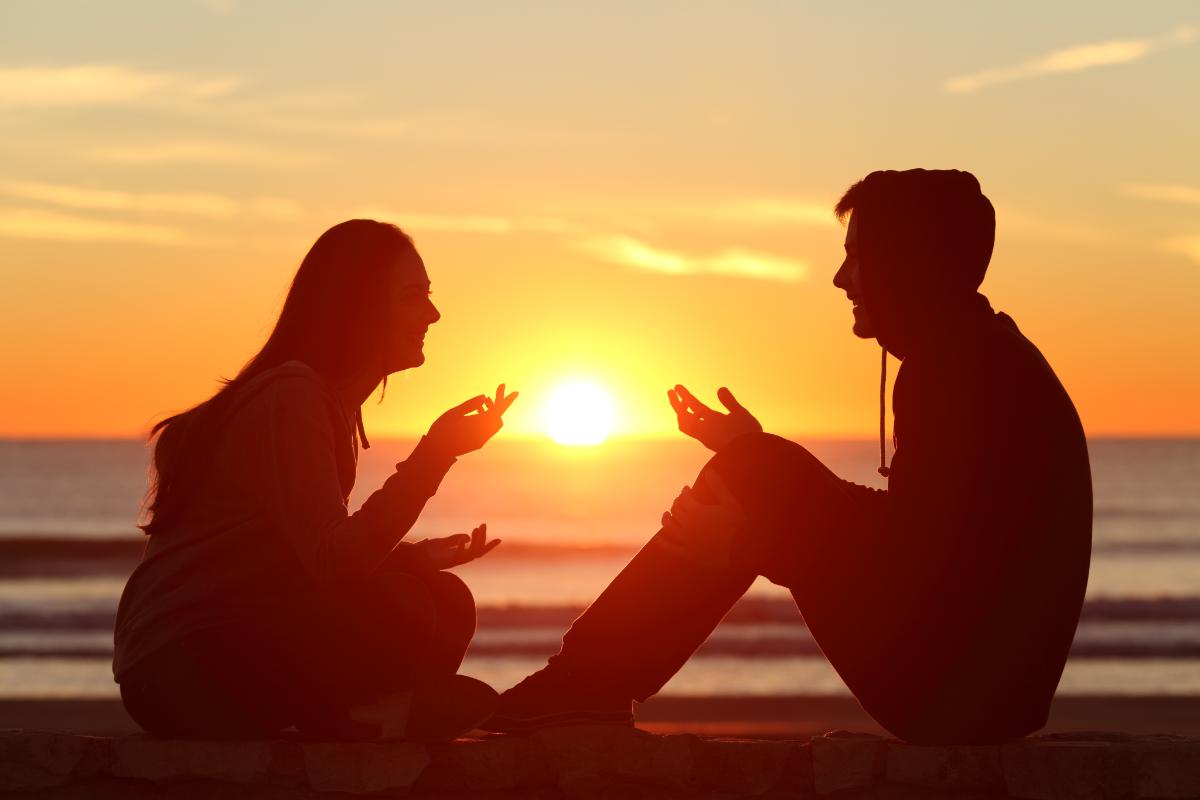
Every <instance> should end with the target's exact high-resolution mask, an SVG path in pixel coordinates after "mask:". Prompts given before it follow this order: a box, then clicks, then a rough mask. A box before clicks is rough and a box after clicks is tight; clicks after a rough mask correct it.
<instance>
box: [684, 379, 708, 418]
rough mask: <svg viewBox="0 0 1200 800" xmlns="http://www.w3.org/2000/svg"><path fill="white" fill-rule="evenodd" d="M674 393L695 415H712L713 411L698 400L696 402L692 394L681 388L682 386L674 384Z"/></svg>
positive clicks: (685, 388)
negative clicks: (677, 394)
mask: <svg viewBox="0 0 1200 800" xmlns="http://www.w3.org/2000/svg"><path fill="white" fill-rule="evenodd" d="M675 391H677V392H679V396H680V397H681V398H682V399H683V402H684V403H685V404H686V405H687V406H688V407H689V408H690V409H692V411H694V412H696V413H697V414H711V413H713V410H712V409H711V408H709V407H708V406H706V405H704V403H701V402H700V401H699V400H697V399H696V396H695V395H694V394H692V393H691V392H689V391H688V390H687V387H685V386H683V385H682V384H676V385H675Z"/></svg>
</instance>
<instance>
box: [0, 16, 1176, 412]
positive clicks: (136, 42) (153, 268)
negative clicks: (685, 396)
mask: <svg viewBox="0 0 1200 800" xmlns="http://www.w3.org/2000/svg"><path fill="white" fill-rule="evenodd" d="M799 5H800V4H796V5H795V6H789V5H781V4H767V3H762V4H746V5H740V4H739V5H738V6H737V7H734V6H727V5H723V4H693V3H688V4H682V3H662V4H658V5H655V6H653V7H652V8H646V7H645V4H640V3H629V4H627V5H623V4H619V3H618V4H615V5H613V4H604V6H603V7H602V8H601V7H600V6H597V7H594V8H591V9H581V8H557V7H552V6H548V5H547V4H523V3H516V4H513V5H509V4H505V5H504V7H503V8H501V7H499V6H494V5H491V4H484V3H480V4H470V3H468V4H464V5H462V6H461V7H458V6H456V9H457V13H451V12H450V11H443V10H438V9H421V10H416V7H408V6H403V7H402V6H394V7H393V6H384V5H381V6H376V5H370V6H365V5H364V6H355V7H352V8H353V11H352V13H351V14H349V15H346V14H345V12H344V11H341V10H339V9H341V8H342V7H341V6H338V7H334V6H326V5H322V4H315V3H314V4H309V3H298V4H286V5H282V4H281V5H277V6H275V5H271V4H269V3H258V4H249V3H246V4H242V3H238V2H209V3H193V4H171V5H170V6H169V7H168V6H164V5H161V4H154V3H136V2H131V3H113V4H104V8H103V9H101V8H99V7H87V6H76V5H71V6H70V9H71V13H70V14H65V13H64V8H65V7H64V8H59V7H58V4H55V3H49V2H47V3H32V2H30V3H21V2H16V3H8V4H5V6H4V8H3V10H0V45H2V46H0V53H2V54H3V55H2V56H0V165H2V169H0V175H3V178H2V179H0V269H2V270H3V278H4V283H5V292H4V294H5V300H4V303H3V306H2V311H3V313H2V314H0V340H2V341H3V342H4V345H3V347H0V374H2V375H3V376H4V378H3V379H4V391H3V393H2V394H0V435H6V436H126V435H137V434H139V433H141V432H144V431H145V430H146V429H147V428H148V426H149V425H150V424H151V423H152V422H153V421H155V420H156V419H158V418H160V417H161V416H162V415H164V414H166V413H168V412H171V411H174V410H179V409H182V408H186V407H188V406H191V405H193V404H194V403H196V402H198V401H200V400H202V399H204V397H206V396H207V395H208V394H209V393H210V392H211V391H212V390H213V389H214V388H215V386H216V384H215V381H216V379H217V378H218V377H219V376H231V375H232V374H233V373H235V372H236V370H237V369H238V368H239V367H240V365H241V364H242V363H243V362H244V361H245V360H246V359H248V358H249V357H250V356H251V355H252V354H253V353H254V352H255V351H256V350H257V348H258V347H259V346H260V345H261V343H262V341H263V339H264V337H265V335H266V333H267V331H268V330H269V328H270V325H271V323H272V321H273V319H274V314H275V313H277V311H278V308H279V304H280V301H281V299H282V296H283V292H284V291H285V290H286V288H287V285H288V282H289V281H290V279H291V276H292V275H293V274H294V271H295V268H296V266H297V265H298V264H299V261H300V259H301V257H302V256H303V254H304V252H305V250H306V249H307V248H308V246H309V245H310V244H311V242H312V241H313V239H315V237H316V236H317V235H319V234H320V232H321V231H322V230H324V229H325V228H326V227H328V226H329V225H331V224H333V223H335V222H337V221H340V220H342V219H345V218H347V217H350V216H358V215H371V216H376V217H378V218H381V219H386V220H389V221H393V222H396V223H398V224H400V225H401V226H402V227H404V228H405V229H406V230H408V231H409V232H410V233H412V234H413V236H414V238H415V239H416V241H417V244H418V247H419V248H420V250H421V252H422V254H423V255H424V257H425V260H426V262H427V264H428V267H429V271H430V274H431V277H432V280H433V283H434V292H435V294H434V300H435V301H436V302H437V304H438V306H439V308H440V309H441V311H442V313H443V319H442V321H441V322H440V323H438V324H437V325H436V326H434V328H433V329H432V330H431V332H430V334H429V337H428V339H427V344H426V352H427V355H428V361H427V363H426V365H425V366H424V367H422V368H421V369H419V370H415V371H412V372H409V373H406V374H405V375H403V376H397V377H396V378H394V379H393V381H392V382H390V386H389V391H388V397H387V400H386V401H385V402H384V404H383V405H379V406H377V405H375V404H374V403H373V402H372V403H369V404H368V407H367V408H366V409H365V412H364V415H365V419H366V424H367V428H368V431H369V432H371V433H372V434H373V435H377V436H383V435H388V434H396V435H409V434H415V433H420V432H422V431H423V430H424V429H425V428H426V427H427V426H428V424H429V422H431V421H432V419H433V418H434V417H435V416H436V415H437V414H438V413H440V412H441V411H442V410H444V409H445V408H447V407H449V406H450V405H453V404H455V403H457V402H459V401H460V400H462V399H465V398H466V397H469V396H471V395H473V394H475V393H477V392H480V391H485V390H487V389H489V388H492V387H494V386H495V384H496V383H498V382H500V381H506V382H507V383H508V384H509V386H510V387H511V388H516V389H519V390H520V391H521V393H522V398H521V399H520V400H519V401H518V402H517V404H516V405H515V406H514V407H513V409H512V411H511V412H510V419H509V424H508V428H507V431H508V433H509V434H512V435H518V434H526V435H540V434H541V433H542V431H543V428H544V424H543V420H542V419H541V418H540V416H539V413H538V410H539V408H540V405H541V402H542V400H543V398H544V397H545V396H546V395H547V393H548V392H549V391H550V390H551V389H552V388H553V387H554V386H556V385H557V384H559V383H561V382H562V381H564V380H566V379H569V378H575V377H583V378H588V379H591V380H594V381H595V382H597V383H599V384H601V385H604V386H606V387H607V388H608V389H609V390H610V391H611V393H612V394H613V397H614V400H615V403H616V405H617V432H618V433H622V434H627V435H647V434H648V435H661V434H670V433H671V432H672V431H673V428H674V420H673V415H672V414H671V412H670V409H669V407H668V406H667V404H666V401H665V398H664V396H663V392H664V391H665V389H666V388H667V387H668V386H670V385H672V384H673V383H674V382H676V381H681V382H684V383H687V384H688V385H689V386H691V387H693V388H694V389H696V390H697V391H699V392H701V393H702V395H704V396H705V397H709V398H711V396H712V393H713V391H714V390H715V388H716V386H718V385H721V384H725V385H729V386H730V387H731V388H733V389H734V391H735V392H736V393H737V394H738V396H739V398H740V399H741V400H742V401H743V403H744V404H746V405H747V406H748V407H749V408H750V409H751V410H753V411H754V412H756V413H757V415H758V416H759V418H760V419H761V420H762V421H763V423H764V425H765V426H766V427H767V428H768V429H769V430H774V431H777V432H781V433H785V434H790V435H796V436H803V435H814V436H817V435H819V436H870V435H872V434H873V432H874V430H875V425H876V417H875V415H876V409H875V403H876V391H877V388H876V381H877V380H878V378H877V369H878V358H877V355H876V350H875V347H874V345H873V344H868V343H865V342H862V341H859V340H856V339H854V338H853V337H852V336H851V335H850V332H849V329H850V321H851V320H850V312H849V307H848V304H847V302H846V300H845V298H844V295H843V294H842V293H841V292H839V291H837V290H835V289H834V288H833V287H832V286H831V285H830V279H831V278H832V275H833V272H834V271H835V270H836V268H837V266H838V263H839V261H840V250H841V237H842V230H841V228H840V227H839V226H837V224H836V223H835V222H834V220H833V218H832V215H831V214H830V212H829V209H830V207H831V206H832V204H833V203H834V201H835V200H836V199H837V197H838V195H839V194H840V192H841V191H842V190H843V189H844V188H845V187H846V186H847V185H849V184H850V183H852V182H853V181H854V180H856V179H858V178H860V177H862V176H863V175H864V174H865V173H867V172H869V171H870V170H873V169H878V168H907V167H912V166H925V167H957V168H962V169H969V170H971V171H973V172H975V174H976V175H977V176H978V177H979V178H980V181H981V183H982V185H983V187H984V190H985V192H986V193H987V194H988V195H989V196H990V197H991V199H992V201H993V203H994V204H995V206H996V208H997V212H998V243H997V248H996V254H995V257H994V259H993V263H992V268H991V272H990V274H989V277H988V279H987V281H986V282H985V284H984V290H985V292H986V293H987V294H988V295H989V296H990V297H991V299H992V301H993V305H995V306H996V307H997V308H999V309H1003V310H1005V311H1006V312H1008V313H1009V314H1011V315H1012V316H1013V317H1014V318H1015V319H1016V321H1017V323H1018V324H1019V325H1020V326H1021V327H1022V329H1023V330H1024V331H1025V333H1026V334H1027V335H1029V336H1030V338H1032V339H1033V341H1034V342H1035V343H1036V344H1037V345H1038V346H1039V347H1040V348H1041V349H1042V351H1043V352H1044V353H1045V354H1046V356H1047V357H1048V359H1049V360H1050V362H1051V364H1052V365H1053V366H1054V367H1055V369H1056V371H1057V372H1058V374H1059V377H1060V378H1061V379H1062V381H1063V383H1064V384H1065V385H1066V387H1067V389H1068V391H1069V392H1070V393H1071V395H1072V397H1073V398H1074V400H1075V402H1076V405H1077V407H1078V408H1079V411H1080V414H1081V416H1082V418H1083V421H1084V424H1085V427H1086V428H1087V430H1088V431H1089V433H1090V434H1092V435H1105V434H1149V435H1172V434H1200V411H1198V409H1200V404H1198V403H1197V400H1196V398H1197V397H1198V396H1200V371H1197V370H1196V369H1195V366H1196V365H1197V364H1198V363H1200V335H1198V334H1200V322H1198V321H1197V309H1200V302H1198V301H1200V161H1198V160H1197V159H1196V157H1195V142H1196V141H1200V108H1197V105H1196V104H1195V103H1194V102H1190V101H1187V100H1185V98H1189V97H1193V98H1194V97H1195V96H1196V90H1197V86H1196V83H1197V78H1196V76H1197V75H1200V40H1198V34H1197V31H1198V30H1200V28H1198V27H1197V24H1198V23H1200V19H1198V18H1197V15H1196V13H1195V7H1194V5H1191V4H1188V3H1171V2H1163V3H1156V4H1154V5H1153V6H1152V7H1150V8H1149V10H1147V8H1144V7H1134V6H1133V5H1131V4H1117V3H1113V4H1096V3H1078V4H1075V5H1076V6H1077V9H1076V10H1077V12H1078V13H1077V14H1074V15H1072V14H1070V13H1066V12H1063V13H1056V15H1055V16H1054V17H1053V18H1050V17H1046V18H1044V19H1038V16H1037V15H1038V14H1039V13H1042V12H1038V11H1035V10H1034V8H1035V7H1034V6H1028V7H1026V6H1022V5H1021V4H1013V5H1012V6H1011V7H1009V6H1007V5H1006V6H1005V7H1004V8H991V9H982V8H976V7H975V6H974V4H971V5H969V6H967V7H960V6H962V5H963V4H946V5H940V6H935V5H930V6H922V7H921V9H922V10H921V11H920V12H914V11H913V10H912V9H901V8H900V7H899V6H893V5H891V4H883V5H881V6H880V7H879V8H878V9H877V13H873V14H870V15H863V14H861V13H860V12H861V9H852V8H849V7H845V8H821V9H815V8H801V7H799ZM1071 5H1072V4H1064V8H1066V7H1068V6H1071ZM1039 8H1040V7H1039ZM338 14H342V16H337V15H338ZM1034 23H1036V24H1034Z"/></svg>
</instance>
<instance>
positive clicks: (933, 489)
mask: <svg viewBox="0 0 1200 800" xmlns="http://www.w3.org/2000/svg"><path fill="white" fill-rule="evenodd" d="M836 212H837V214H838V216H839V218H841V219H845V218H846V217H847V216H848V217H849V224H848V226H847V232H846V258H845V262H844V263H843V264H842V267H841V269H840V270H839V271H838V273H837V275H836V277H835V278H834V285H835V286H837V287H838V288H840V289H842V290H844V291H845V292H846V294H847V296H848V297H849V299H850V300H851V302H852V303H853V304H854V333H855V334H856V335H857V336H859V337H862V338H864V339H871V338H873V339H876V340H878V342H879V343H880V344H881V345H882V347H883V348H884V352H883V364H884V368H885V370H886V363H887V354H888V353H891V354H892V355H894V356H896V357H897V358H899V359H901V361H902V366H901V369H900V372H899V374H898V376H897V379H896V384H895V388H894V396H893V411H894V416H895V434H894V435H895V444H896V449H895V454H894V457H893V459H892V463H891V467H890V469H889V468H888V467H886V466H883V465H881V468H880V471H881V472H882V473H883V474H884V475H886V476H887V477H888V488H887V490H886V491H878V490H874V489H869V488H867V487H864V486H860V485H856V484H853V483H850V482H848V481H844V480H842V479H840V478H838V477H837V476H836V475H834V474H833V473H832V472H830V471H829V470H828V469H827V468H826V467H825V466H824V465H823V464H821V463H820V462H819V461H818V460H817V459H816V458H815V457H814V456H812V455H811V454H810V453H809V452H808V451H807V450H806V449H804V448H803V447H801V446H800V445H798V444H795V443H793V442H790V441H787V440H785V439H782V438H779V437H777V436H773V435H770V434H766V433H763V432H762V429H761V426H759V424H758V422H757V421H756V420H755V419H754V417H753V416H752V415H751V414H750V412H748V411H747V410H746V409H744V408H743V407H742V406H741V405H739V404H738V403H737V401H736V399H734V398H733V395H732V394H730V393H729V391H728V390H727V389H722V390H721V391H720V393H719V397H720V399H721V401H722V403H723V404H724V405H725V406H726V408H727V410H728V411H729V413H728V414H723V413H719V412H716V411H713V410H712V409H710V408H708V407H706V406H704V405H703V404H702V403H700V402H699V401H697V400H696V399H695V397H693V396H692V395H691V393H690V392H688V391H687V390H686V389H685V388H684V387H682V386H678V387H676V389H675V390H674V391H673V392H670V393H669V395H670V399H671V402H672V405H673V406H674V407H675V410H676V413H677V414H678V416H679V425H680V429H681V430H683V431H684V432H685V433H687V434H689V435H691V436H693V437H695V438H697V439H699V440H700V441H701V442H702V443H704V444H706V445H707V446H709V447H710V448H711V449H713V450H715V451H716V455H715V456H713V458H712V459H711V460H710V461H709V462H708V464H707V465H705V467H704V469H703V470H702V471H701V473H700V476H699V478H698V479H697V481H696V484H695V488H694V489H688V488H685V489H684V491H683V492H682V493H681V494H680V496H679V497H678V498H677V499H676V500H675V503H674V505H673V506H672V509H671V511H670V512H668V513H667V514H664V515H663V526H662V528H661V529H660V530H659V532H658V533H657V534H656V535H655V536H654V537H653V538H652V539H651V540H650V542H649V543H648V544H647V545H646V546H645V547H644V548H643V549H642V550H641V551H640V552H639V554H638V555H637V556H636V557H635V558H634V559H633V560H632V561H631V562H630V563H629V564H628V565H627V566H626V567H625V569H624V570H623V571H622V572H621V573H620V574H619V575H618V576H617V577H616V578H615V579H614V580H613V582H612V583H611V584H610V585H609V587H608V588H607V589H606V590H605V591H604V592H603V593H602V594H601V596H600V597H599V598H597V600H596V601H595V602H594V603H593V604H592V605H591V606H590V607H589V608H588V609H587V611H585V612H584V614H583V615H582V616H580V617H579V619H577V620H576V621H575V622H574V624H573V625H572V626H571V629H570V631H568V633H567V634H566V636H565V637H564V639H563V644H562V648H561V650H560V652H559V653H558V654H557V655H555V656H552V657H551V659H550V661H549V663H548V665H547V666H546V667H545V668H544V669H542V670H540V671H538V672H536V673H534V674H533V675H531V676H530V677H528V678H526V679H525V680H524V681H522V682H521V683H520V684H518V685H517V686H515V687H513V688H512V689H510V690H509V691H508V692H505V693H504V694H503V695H502V697H501V701H500V707H499V711H498V713H497V715H496V716H495V717H494V718H493V719H492V720H491V721H490V723H489V724H488V727H490V728H492V729H494V730H501V731H509V732H519V731H526V730H532V729H536V728H540V727H546V726H551V725H560V724H570V723H580V722H612V723H626V724H629V723H631V722H632V720H633V717H632V713H631V708H632V701H633V700H635V699H636V700H645V699H646V698H647V697H649V696H651V695H653V694H654V693H655V692H657V691H658V690H659V689H660V688H661V687H662V686H663V684H665V683H666V682H667V681H668V680H669V679H670V678H671V676H672V675H674V674H675V672H676V671H677V670H678V669H679V668H680V667H681V666H682V665H683V664H684V663H685V662H686V660H687V659H688V658H689V657H690V656H691V654H692V653H693V652H694V651H695V650H696V648H697V647H699V645H700V644H701V643H703V641H704V640H705V639H706V638H707V637H708V635H709V634H710V633H711V632H712V630H713V628H715V627H716V625H717V624H718V623H719V622H720V620H721V619H722V618H723V617H724V616H725V614H726V612H728V610H729V609H730V608H731V607H732V606H733V604H734V603H735V602H736V601H737V600H738V598H740V597H741V596H742V594H743V593H744V592H745V591H746V589H747V588H748V587H749V586H750V584H751V583H752V582H753V581H754V579H755V577H756V576H757V575H764V576H766V577H767V578H768V579H770V580H771V581H773V582H775V583H777V584H780V585H782V586H786V587H787V588H789V589H790V590H791V592H792V595H793V596H794V598H795V600H796V604H797V606H798V607H799V610H800V612H801V614H802V615H803V617H804V620H805V622H806V624H807V625H808V628H809V630H810V632H811V633H812V635H813V637H814V638H815V640H816V642H817V644H818V645H819V646H820V648H821V650H822V652H823V653H824V654H825V656H826V657H827V658H828V659H829V661H830V663H831V664H832V665H833V667H834V668H835V669H836V670H837V672H838V674H839V675H840V676H841V677H842V679H843V680H844V681H845V682H846V685H847V686H848V687H849V688H850V690H851V691H852V692H853V693H854V696H855V697H856V698H857V699H858V701H859V702H860V703H861V705H862V706H863V708H864V709H865V710H866V711H867V712H868V713H869V714H870V715H871V716H872V717H874V718H875V719H876V720H877V721H878V722H879V723H880V724H881V725H882V726H883V727H884V728H886V729H887V730H889V731H890V732H891V733H893V734H894V735H896V736H897V737H899V738H901V739H905V740H907V741H911V742H916V743H941V744H949V743H980V744H982V743H994V742H1002V741H1007V740H1011V739H1014V738H1018V737H1021V736H1024V735H1026V734H1029V733H1031V732H1033V731H1035V730H1037V729H1039V728H1041V727H1042V726H1043V725H1044V724H1045V722H1046V718H1047V714H1048V711H1049V707H1050V701H1051V698H1052V696H1053V694H1054V690H1055V688H1056V686H1057V685H1058V680H1059V678H1060V676H1061V674H1062V669H1063V665H1064V663H1065V661H1066V658H1067V652H1068V650H1069V648H1070V645H1071V640H1072V637H1073V636H1074V632H1075V627H1076V624H1077V623H1078V619H1079V613H1080V609H1081V606H1082V603H1083V596H1084V588H1085V586H1086V583H1087V573H1088V561H1089V557H1090V550H1091V520H1092V498H1091V475H1090V470H1089V465H1088V455H1087V447H1086V443H1085V440H1084V434H1083V429H1082V427H1081V425H1080V422H1079V418H1078V415H1077V414H1076V412H1075V408H1074V406H1073V405H1072V403H1071V400H1070V398H1069V397H1068V396H1067V393H1066V391H1065V390H1064V389H1063V387H1062V385H1061V384H1060V383H1059V381H1058V379H1057V377H1056V376H1055V374H1054V372H1053V370H1052V369H1051V368H1050V365H1049V364H1048V363H1047V362H1046V360H1045V359H1044V358H1043V357H1042V355H1041V353H1040V352H1039V351H1038V350H1037V348H1036V347H1034V345H1033V344H1032V343H1031V342H1030V341H1029V340H1028V339H1026V338H1025V337H1024V336H1023V335H1022V334H1021V332H1020V331H1019V330H1018V329H1017V326H1016V324H1015V323H1014V322H1013V320H1012V319H1011V318H1010V317H1009V316H1008V315H1006V314H1003V313H996V312H994V311H993V310H992V308H991V306H990V304H989V303H988V300H987V298H985V297H984V296H983V295H981V294H979V292H978V288H979V285H980V283H981V282H982V280H983V276H984V272H985V270H986V269H987V266H988V262H989V261H990V259H991V254H992V247H993V243H994V239H995V213H994V211H993V209H992V205H991V203H990V202H989V201H988V199H987V198H986V197H985V196H984V195H983V194H982V192H981V191H980V188H979V183H978V181H976V179H975V177H974V176H973V175H971V174H970V173H967V172H960V171H956V170H921V169H914V170H907V171H904V172H895V171H886V172H873V173H871V174H870V175H868V176H867V177H866V178H865V179H864V180H862V181H860V182H858V183H856V184H854V185H853V186H852V187H851V188H850V189H849V190H848V191H847V192H846V194H845V195H844V196H843V197H842V199H841V200H840V202H839V203H838V204H837V207H836ZM781 366H783V365H781ZM885 374H886V372H885ZM882 385H883V380H882V377H881V386H882ZM880 413H881V438H880V451H881V461H882V458H883V439H882V416H883V407H882V388H881V408H880ZM797 689H798V690H800V691H803V689H804V687H802V686H800V687H797ZM729 690H730V691H731V692H734V693H736V692H737V691H738V687H736V686H730V687H729Z"/></svg>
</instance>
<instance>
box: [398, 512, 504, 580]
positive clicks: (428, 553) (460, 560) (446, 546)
mask: <svg viewBox="0 0 1200 800" xmlns="http://www.w3.org/2000/svg"><path fill="white" fill-rule="evenodd" d="M501 541H502V540H501V539H492V540H491V541H490V542H489V541H488V540H487V523H486V522H485V523H484V524H482V525H480V526H479V527H478V528H476V529H475V530H473V531H471V533H470V534H466V533H456V534H453V535H452V536H443V537H441V538H439V539H424V540H422V541H420V542H414V543H413V547H416V548H418V552H419V553H420V554H421V556H423V557H424V559H425V561H426V563H427V564H428V565H429V566H431V567H433V568H434V569H450V568H451V567H457V566H459V565H460V564H466V563H467V562H469V561H474V560H475V559H477V558H483V557H484V556H486V555H487V554H488V553H490V552H492V551H493V550H495V549H496V547H497V545H499V544H500V542H501Z"/></svg>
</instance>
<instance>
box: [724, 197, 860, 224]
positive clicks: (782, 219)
mask: <svg viewBox="0 0 1200 800" xmlns="http://www.w3.org/2000/svg"><path fill="white" fill-rule="evenodd" d="M709 215H711V216H712V217H714V218H715V219H720V220H723V221H726V222H738V223H743V224H749V225H817V226H820V227H833V226H835V225H837V224H838V223H837V219H836V218H835V217H834V215H833V206H832V205H830V204H828V203H816V202H812V201H809V200H789V199H778V198H750V199H743V200H736V201H733V202H729V203H725V204H724V205H719V206H716V207H714V208H712V209H711V210H710V211H709Z"/></svg>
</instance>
